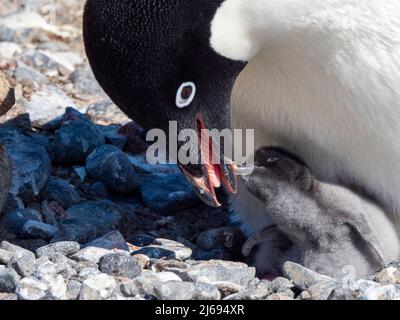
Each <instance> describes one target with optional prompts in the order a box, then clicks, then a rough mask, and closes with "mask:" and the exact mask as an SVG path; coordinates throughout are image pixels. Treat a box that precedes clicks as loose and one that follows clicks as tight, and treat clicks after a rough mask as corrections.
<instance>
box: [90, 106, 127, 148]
mask: <svg viewBox="0 0 400 320" xmlns="http://www.w3.org/2000/svg"><path fill="white" fill-rule="evenodd" d="M86 115H87V116H88V117H89V118H90V120H92V121H93V122H94V123H96V124H100V125H105V126H109V125H112V124H125V123H127V122H130V121H131V120H130V119H129V118H128V117H127V116H126V115H125V114H124V113H123V112H122V111H121V110H120V109H119V108H118V107H117V106H116V105H115V104H114V103H113V102H112V101H111V100H109V99H106V100H101V101H98V102H95V103H93V104H91V105H90V106H89V107H88V108H87V110H86ZM125 143H126V138H125ZM125 143H124V145H125Z"/></svg>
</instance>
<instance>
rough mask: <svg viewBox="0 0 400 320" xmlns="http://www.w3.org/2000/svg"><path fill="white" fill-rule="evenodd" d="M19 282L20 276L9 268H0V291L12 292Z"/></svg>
mask: <svg viewBox="0 0 400 320" xmlns="http://www.w3.org/2000/svg"><path fill="white" fill-rule="evenodd" d="M19 283H20V277H19V276H18V274H17V273H16V272H15V271H14V269H11V268H5V269H4V270H0V292H6V293H13V292H15V290H16V289H17V287H18V286H19Z"/></svg>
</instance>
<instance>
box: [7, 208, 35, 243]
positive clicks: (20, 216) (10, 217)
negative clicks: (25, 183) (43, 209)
mask: <svg viewBox="0 0 400 320" xmlns="http://www.w3.org/2000/svg"><path fill="white" fill-rule="evenodd" d="M30 220H31V221H38V222H40V221H41V217H40V213H39V212H38V211H36V210H33V209H16V210H13V211H9V212H7V213H6V214H5V215H4V220H3V224H4V227H5V229H6V230H7V231H8V232H9V233H12V234H15V235H16V236H18V237H21V236H22V235H23V233H24V231H23V226H24V224H25V223H26V222H27V221H30Z"/></svg>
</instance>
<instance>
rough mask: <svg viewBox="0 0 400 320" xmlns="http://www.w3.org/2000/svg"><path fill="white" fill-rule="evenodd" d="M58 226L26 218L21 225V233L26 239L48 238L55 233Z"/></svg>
mask: <svg viewBox="0 0 400 320" xmlns="http://www.w3.org/2000/svg"><path fill="white" fill-rule="evenodd" d="M57 231H58V228H57V227H55V226H52V225H50V224H47V223H43V222H39V221H34V220H28V221H27V222H25V224H24V225H23V227H22V235H23V236H24V237H25V238H26V239H45V240H50V239H51V238H52V237H54V235H55V234H56V233H57Z"/></svg>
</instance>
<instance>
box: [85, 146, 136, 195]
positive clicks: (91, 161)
mask: <svg viewBox="0 0 400 320" xmlns="http://www.w3.org/2000/svg"><path fill="white" fill-rule="evenodd" d="M86 171H87V172H88V174H89V175H90V176H91V177H93V178H94V179H96V180H99V181H101V182H103V183H104V184H105V185H106V186H107V187H109V188H110V189H112V190H114V191H116V192H119V193H131V192H133V191H134V190H135V188H136V187H137V182H138V181H137V180H138V178H137V176H136V172H135V170H134V169H133V166H132V165H131V163H130V162H129V159H128V157H127V156H126V155H125V154H124V153H123V152H122V151H121V150H120V149H118V148H117V147H115V146H111V145H103V146H100V147H98V148H96V149H95V150H94V151H93V152H92V153H91V154H90V155H89V157H88V158H87V160H86Z"/></svg>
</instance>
